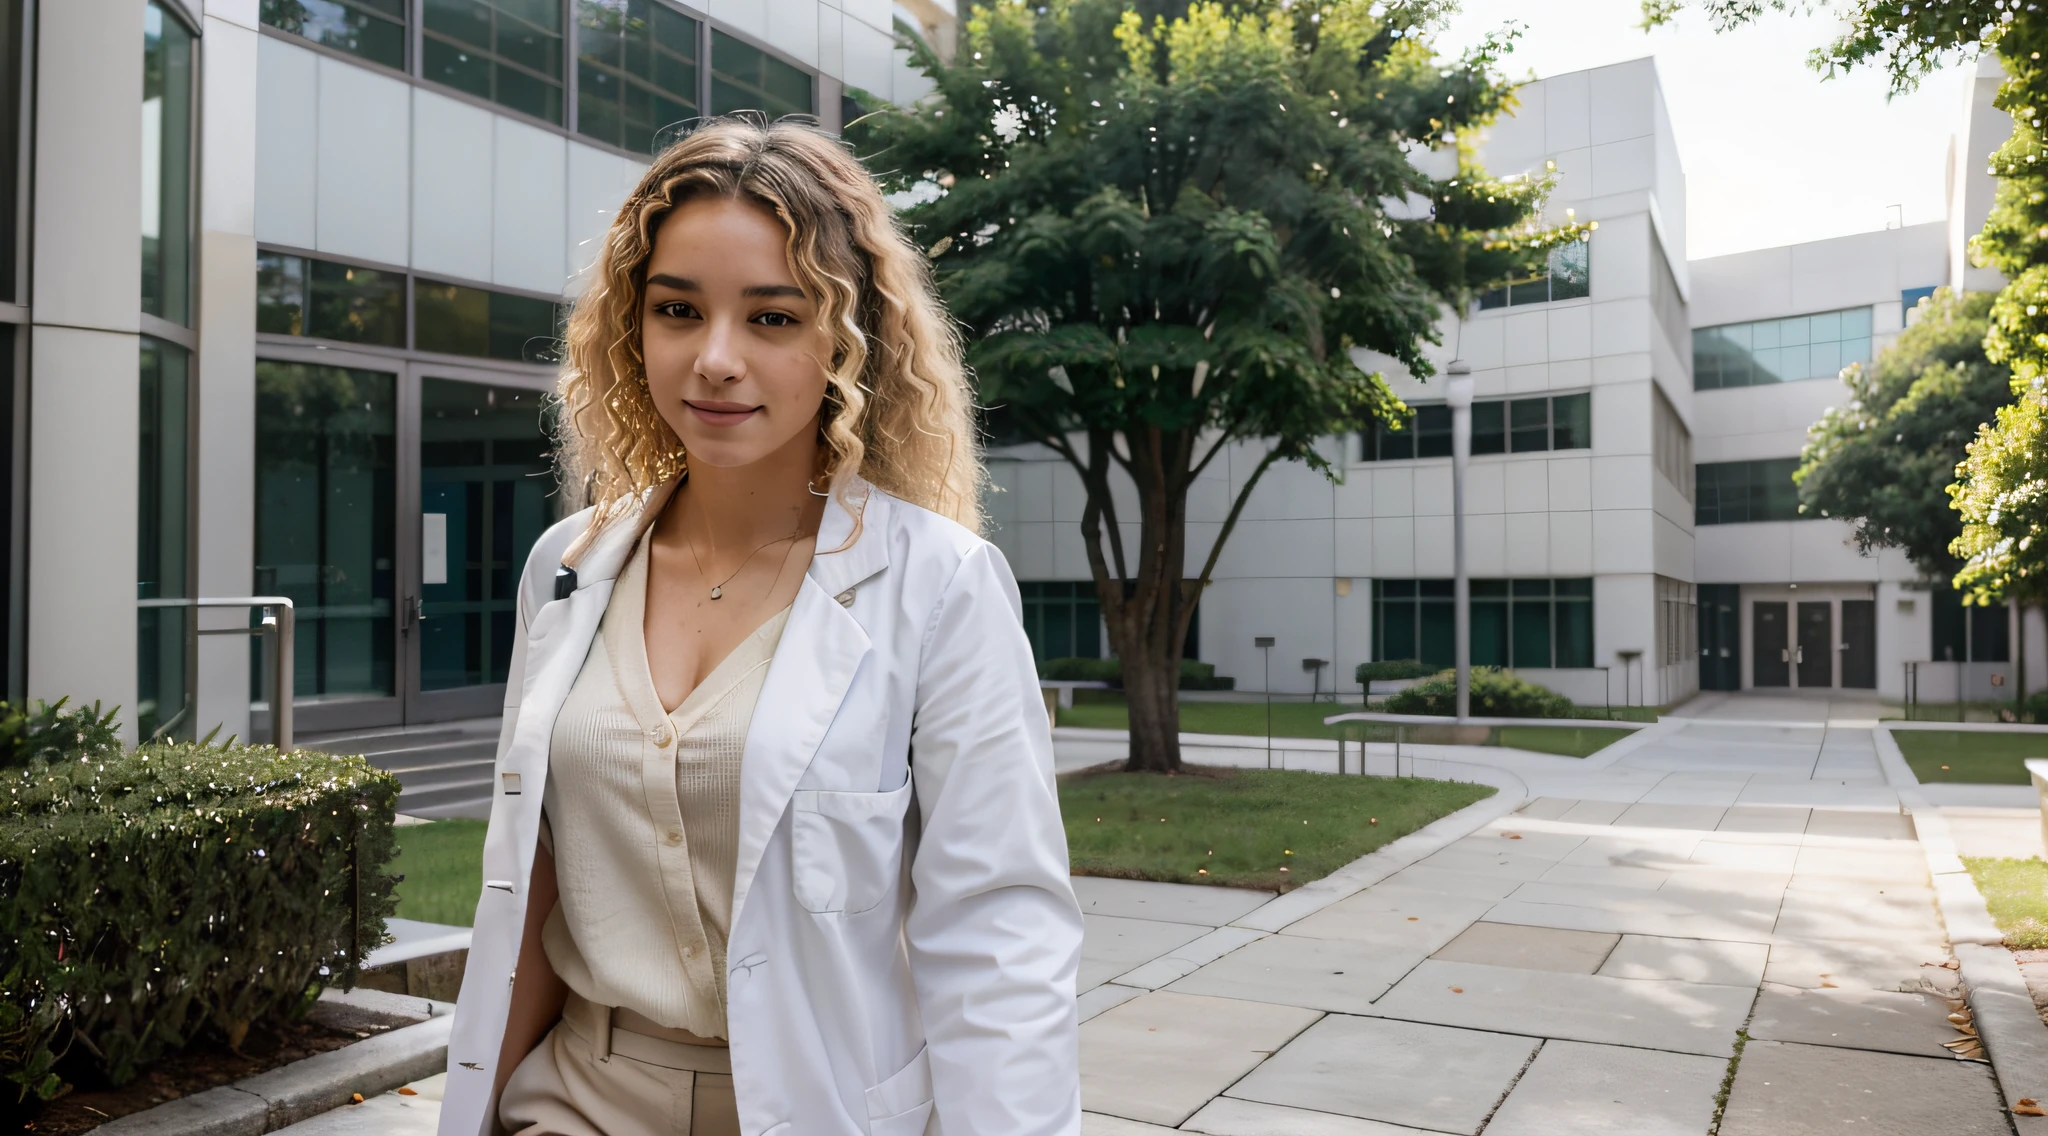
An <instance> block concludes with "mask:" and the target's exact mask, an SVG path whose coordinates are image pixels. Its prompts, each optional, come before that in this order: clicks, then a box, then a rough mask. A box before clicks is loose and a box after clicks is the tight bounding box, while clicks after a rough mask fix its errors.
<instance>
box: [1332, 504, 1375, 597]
mask: <svg viewBox="0 0 2048 1136" xmlns="http://www.w3.org/2000/svg"><path fill="white" fill-rule="evenodd" d="M1331 531H1332V533H1333V536H1332V537H1331V540H1332V553H1331V562H1330V570H1331V571H1332V572H1334V573H1336V574H1337V575H1339V576H1351V577H1357V578H1358V579H1357V586H1359V587H1363V586H1364V584H1365V577H1368V576H1371V575H1372V570H1373V564H1372V522H1371V521H1370V520H1363V519H1361V520H1349V521H1338V522H1337V523H1336V524H1335V525H1334V526H1332V529H1331Z"/></svg>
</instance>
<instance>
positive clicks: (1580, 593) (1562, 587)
mask: <svg viewBox="0 0 2048 1136" xmlns="http://www.w3.org/2000/svg"><path fill="white" fill-rule="evenodd" d="M1471 588H1472V633H1471V635H1472V637H1471V649H1472V662H1473V665H1475V666H1512V667H1590V666H1592V665H1593V581H1592V580H1590V579H1586V578H1583V577H1582V578H1577V579H1565V580H1547V579H1545V580H1514V581H1508V580H1474V581H1472V582H1471ZM1453 589H1454V583H1453V581H1450V580H1374V581H1373V583H1372V604H1373V615H1372V617H1373V636H1372V641H1373V647H1372V649H1373V658H1374V659H1375V660H1390V659H1419V660H1421V661H1422V662H1424V663H1428V664H1431V665H1440V666H1450V665H1451V664H1452V662H1453V646H1454V643H1455V639H1454V633H1453V625H1454V623H1455V605H1454V602H1453V594H1452V593H1453Z"/></svg>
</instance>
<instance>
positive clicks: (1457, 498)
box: [1444, 360, 1472, 722]
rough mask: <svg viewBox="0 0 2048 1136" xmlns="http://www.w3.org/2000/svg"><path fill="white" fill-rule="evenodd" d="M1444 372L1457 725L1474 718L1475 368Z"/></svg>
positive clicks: (1460, 365) (1455, 364) (1466, 365)
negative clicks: (1468, 537)
mask: <svg viewBox="0 0 2048 1136" xmlns="http://www.w3.org/2000/svg"><path fill="white" fill-rule="evenodd" d="M1445 372H1446V373H1447V374H1448V375H1449V376H1450V381H1449V382H1447V383H1445V384H1444V400H1445V401H1446V402H1449V403H1450V404H1451V574H1452V575H1453V577H1455V580H1456V582H1455V583H1454V584H1453V585H1452V587H1453V591H1452V593H1451V595H1452V598H1453V602H1454V603H1455V605H1456V607H1455V611H1456V615H1455V617H1454V619H1453V621H1452V625H1451V626H1452V631H1451V633H1452V634H1453V635H1454V636H1456V637H1457V641H1456V642H1455V643H1454V644H1453V645H1452V649H1453V651H1454V652H1455V654H1454V655H1453V657H1454V658H1455V659H1456V660H1457V664H1458V707H1457V709H1458V721H1460V722H1462V721H1464V720H1465V719H1467V718H1469V717H1471V716H1472V580H1471V578H1470V577H1468V576H1467V575H1466V573H1465V466H1466V465H1467V464H1469V463H1470V462H1471V460H1472V365H1471V364H1470V363H1462V362H1458V361H1456V360H1453V361H1452V362H1451V365H1450V366H1449V367H1446V368H1445Z"/></svg>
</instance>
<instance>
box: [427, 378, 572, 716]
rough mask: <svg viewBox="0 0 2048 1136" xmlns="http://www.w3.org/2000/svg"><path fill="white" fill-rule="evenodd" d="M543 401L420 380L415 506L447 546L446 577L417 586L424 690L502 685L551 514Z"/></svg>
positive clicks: (526, 394)
mask: <svg viewBox="0 0 2048 1136" xmlns="http://www.w3.org/2000/svg"><path fill="white" fill-rule="evenodd" d="M546 397H547V396H546V395H545V394H544V393H543V392H541V391H535V390H525V389H521V388H517V387H497V386H485V385H483V384H481V383H465V382H458V381H456V380H453V379H436V378H425V379H422V380H421V382H420V512H421V515H422V517H423V518H424V519H425V523H426V524H428V525H434V524H439V525H442V526H444V529H443V531H444V532H445V533H446V535H447V550H448V551H447V561H446V569H445V572H446V574H445V576H444V577H443V578H442V579H440V580H435V579H432V578H428V579H426V580H424V581H423V583H422V595H421V597H420V598H421V601H422V602H421V607H420V689H421V690H446V689H449V688H451V687H458V686H477V685H480V684H482V683H492V682H504V681H505V676H506V672H507V669H508V668H509V667H510V665H511V661H512V640H513V636H514V619H515V615H516V612H515V608H516V606H517V600H518V594H519V593H518V582H519V573H520V571H521V570H522V569H523V568H524V567H525V565H526V554H527V553H528V552H530V551H532V549H533V542H534V541H535V540H536V539H538V538H539V536H540V534H541V532H542V531H543V530H545V529H546V528H547V527H548V525H549V524H551V523H553V521H554V519H555V512H554V503H553V501H552V500H551V499H550V498H551V495H552V492H553V490H554V487H555V482H554V479H553V478H552V477H551V476H549V475H550V474H551V473H552V471H553V466H552V464H551V463H550V461H549V446H548V434H547V426H546V421H545V414H546V411H545V402H546Z"/></svg>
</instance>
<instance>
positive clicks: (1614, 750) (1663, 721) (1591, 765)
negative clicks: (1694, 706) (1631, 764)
mask: <svg viewBox="0 0 2048 1136" xmlns="http://www.w3.org/2000/svg"><path fill="white" fill-rule="evenodd" d="M1686 722H1687V720H1686V719H1683V718H1671V717H1664V718H1659V719H1657V721H1656V722H1654V723H1652V724H1651V725H1649V726H1646V727H1644V728H1642V729H1640V730H1637V731H1636V732H1635V733H1633V734H1630V735H1629V736H1627V737H1625V738H1623V739H1621V740H1620V741H1618V742H1615V743H1614V744H1613V745H1611V746H1608V747H1607V748H1606V749H1603V750H1601V751H1600V752H1598V753H1596V754H1593V755H1592V756H1591V757H1587V758H1583V759H1582V760H1584V761H1585V763H1586V766H1585V767H1586V768H1587V769H1607V768H1609V767H1611V766H1613V765H1614V763H1615V762H1617V761H1620V760H1621V759H1622V758H1624V757H1627V756H1628V755H1629V754H1632V753H1634V752H1635V751H1637V750H1639V749H1642V748H1643V747H1644V746H1647V745H1653V744H1655V743H1656V742H1658V741H1661V740H1662V739H1664V738H1668V737H1670V736H1671V735H1673V734H1675V733H1678V732H1679V731H1680V730H1683V729H1685V727H1686Z"/></svg>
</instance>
